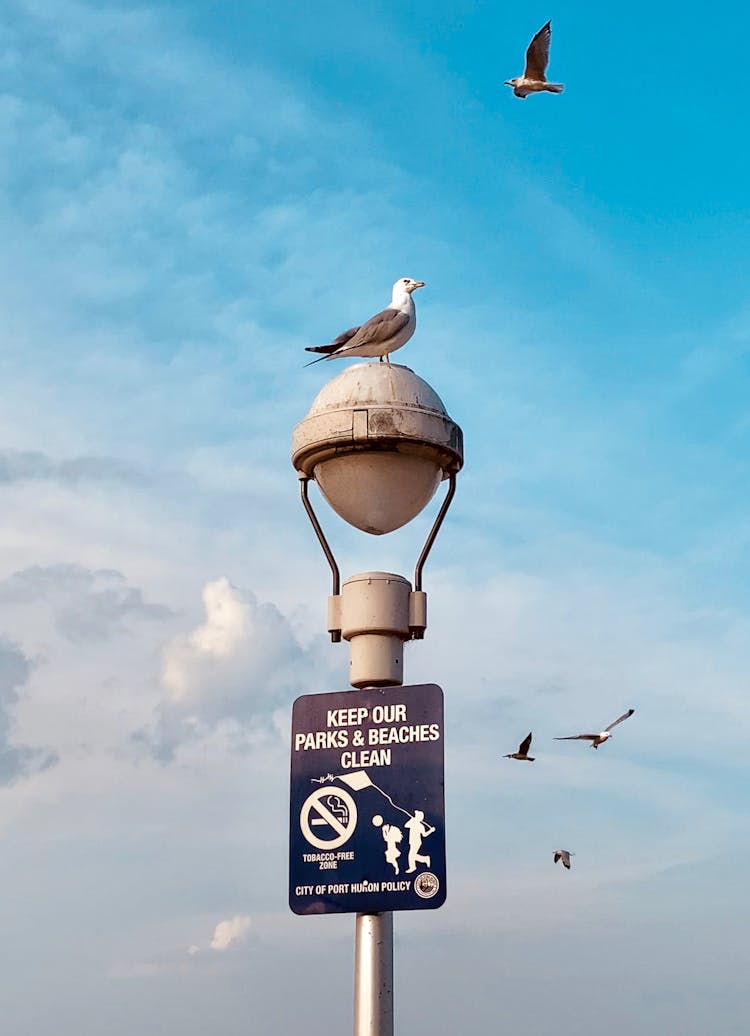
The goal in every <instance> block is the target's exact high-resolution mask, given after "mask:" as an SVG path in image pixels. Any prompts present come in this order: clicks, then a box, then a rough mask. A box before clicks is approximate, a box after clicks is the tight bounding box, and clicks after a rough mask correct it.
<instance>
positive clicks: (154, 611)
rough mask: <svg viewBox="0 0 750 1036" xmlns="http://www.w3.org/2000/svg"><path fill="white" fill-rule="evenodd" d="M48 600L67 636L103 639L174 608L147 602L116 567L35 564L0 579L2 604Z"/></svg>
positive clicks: (60, 628)
mask: <svg viewBox="0 0 750 1036" xmlns="http://www.w3.org/2000/svg"><path fill="white" fill-rule="evenodd" d="M35 601H45V602H46V603H47V604H48V605H49V606H51V607H52V609H53V611H54V614H55V621H56V624H57V627H58V629H59V630H60V632H61V633H62V634H63V636H65V637H67V638H68V639H69V640H71V641H74V642H77V641H85V640H105V639H106V638H108V637H110V636H112V635H113V634H115V633H121V632H126V631H127V630H128V629H129V623H130V622H132V621H136V620H163V619H167V618H169V617H170V616H171V615H172V614H173V612H172V611H171V610H170V609H169V608H167V607H166V606H165V605H163V604H151V603H149V602H147V601H146V600H144V596H143V591H142V590H141V589H140V588H139V587H134V586H128V585H127V583H126V582H125V578H124V576H123V575H122V574H121V573H120V572H117V571H115V570H112V569H98V570H91V569H88V568H86V567H84V566H83V565H78V564H72V563H58V564H55V565H47V566H42V565H34V566H32V567H30V568H25V569H22V570H20V571H18V572H14V573H13V574H12V575H10V576H8V577H7V578H6V579H4V580H2V581H0V603H2V602H7V603H16V604H30V603H33V602H35Z"/></svg>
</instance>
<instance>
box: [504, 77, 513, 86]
mask: <svg viewBox="0 0 750 1036" xmlns="http://www.w3.org/2000/svg"><path fill="white" fill-rule="evenodd" d="M503 86H513V80H512V79H506V80H505V82H504V83H503Z"/></svg>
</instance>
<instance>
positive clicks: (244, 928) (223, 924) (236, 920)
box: [210, 914, 251, 952]
mask: <svg viewBox="0 0 750 1036" xmlns="http://www.w3.org/2000/svg"><path fill="white" fill-rule="evenodd" d="M250 924H251V921H250V918H249V917H248V916H247V915H246V914H236V915H235V916H234V917H232V918H231V919H230V920H228V921H219V923H218V924H217V926H216V928H215V929H214V937H213V939H212V940H211V943H210V946H211V949H212V950H217V951H219V952H223V951H224V950H228V949H229V947H230V946H231V945H232V944H233V943H240V942H244V941H245V939H246V938H247V933H248V932H249V931H250Z"/></svg>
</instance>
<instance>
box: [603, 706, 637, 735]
mask: <svg viewBox="0 0 750 1036" xmlns="http://www.w3.org/2000/svg"><path fill="white" fill-rule="evenodd" d="M634 712H635V709H628V711H627V712H623V714H622V716H619V717H618V718H617V719H616V720H615V721H614V723H610V725H609V726H608V727H605V728H604V729H605V730H611V729H612V727H616V726H617V724H618V723H622V721H623V720H626V719H628V717H629V716H632V715H633V713H634Z"/></svg>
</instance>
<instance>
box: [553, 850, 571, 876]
mask: <svg viewBox="0 0 750 1036" xmlns="http://www.w3.org/2000/svg"><path fill="white" fill-rule="evenodd" d="M571 856H575V853H572V852H570V851H569V850H568V849H555V863H557V862H558V860H562V865H563V867H564V868H565V870H566V871H569V870H570V857H571Z"/></svg>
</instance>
